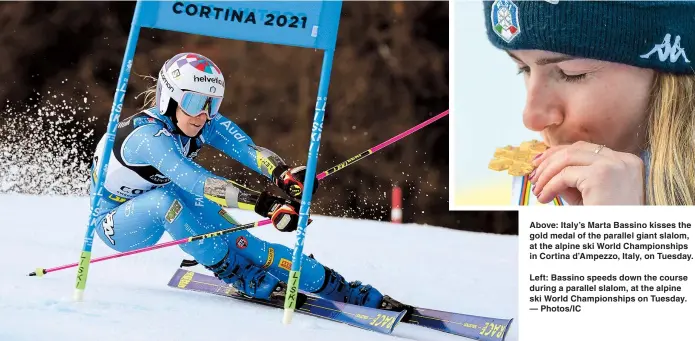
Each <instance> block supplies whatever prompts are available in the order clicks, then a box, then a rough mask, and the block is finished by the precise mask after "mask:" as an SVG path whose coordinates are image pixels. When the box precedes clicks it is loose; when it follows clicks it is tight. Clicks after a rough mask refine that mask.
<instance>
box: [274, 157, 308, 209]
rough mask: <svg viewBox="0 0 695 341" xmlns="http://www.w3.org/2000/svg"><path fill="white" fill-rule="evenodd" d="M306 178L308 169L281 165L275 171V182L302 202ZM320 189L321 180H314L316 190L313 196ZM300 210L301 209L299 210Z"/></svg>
mask: <svg viewBox="0 0 695 341" xmlns="http://www.w3.org/2000/svg"><path fill="white" fill-rule="evenodd" d="M305 176H306V167H305V166H300V167H293V168H290V167H289V166H287V165H280V166H277V167H276V168H275V170H273V181H274V182H275V185H277V186H278V187H279V188H280V189H281V190H283V191H284V192H285V193H287V195H289V196H290V197H291V198H293V199H295V200H301V199H302V194H303V193H304V177H305ZM318 188H319V179H318V178H316V179H315V180H314V189H313V190H312V193H311V194H316V190H317V189H318ZM297 210H299V209H297Z"/></svg>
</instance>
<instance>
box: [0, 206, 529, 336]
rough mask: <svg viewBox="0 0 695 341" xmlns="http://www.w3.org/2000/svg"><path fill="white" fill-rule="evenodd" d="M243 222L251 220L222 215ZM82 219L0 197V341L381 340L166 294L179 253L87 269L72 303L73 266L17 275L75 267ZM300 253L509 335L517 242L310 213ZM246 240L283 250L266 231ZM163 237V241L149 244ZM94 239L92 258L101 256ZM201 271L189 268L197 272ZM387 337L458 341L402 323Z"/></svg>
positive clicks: (65, 209) (273, 312) (78, 213)
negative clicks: (503, 322)
mask: <svg viewBox="0 0 695 341" xmlns="http://www.w3.org/2000/svg"><path fill="white" fill-rule="evenodd" d="M230 212H231V213H232V214H233V215H234V216H235V217H236V218H238V219H240V220H241V221H242V222H251V221H255V220H258V218H257V216H256V215H255V214H252V213H248V212H240V211H236V210H231V211H230ZM88 215H89V200H88V199H87V198H86V197H61V196H29V195H17V194H11V195H10V194H0V232H2V233H1V234H0V238H1V240H2V241H1V242H0V262H1V264H2V276H1V278H2V279H3V280H2V281H0V340H1V341H36V340H57V341H60V340H71V341H73V340H90V341H93V340H99V341H111V340H113V341H122V340H127V341H136V340H148V341H149V340H186V341H191V340H206V341H207V340H228V341H244V340H249V341H250V340H254V341H255V340H282V341H290V340H298V341H310V340H389V339H391V338H392V337H393V336H387V335H381V334H377V333H374V332H369V331H365V330H362V329H358V328H355V327H351V326H347V325H342V324H339V323H335V322H331V321H327V320H322V319H318V318H315V317H310V316H305V315H300V314H296V315H295V317H294V320H293V322H292V324H290V325H283V324H282V310H279V309H273V308H268V307H262V306H257V305H254V304H248V303H245V302H240V301H235V300H231V299H228V298H224V297H218V296H213V295H206V294H202V293H195V292H186V291H182V290H178V289H173V288H169V287H167V285H166V284H167V282H168V281H169V279H170V278H171V276H172V274H173V273H174V271H175V270H176V268H177V267H178V264H179V262H180V261H181V259H182V258H183V257H185V256H186V255H185V254H184V253H183V251H181V249H179V248H178V246H174V247H169V248H165V249H160V250H155V251H151V252H146V253H142V254H138V255H134V256H128V257H123V258H117V259H113V260H108V261H104V262H100V263H94V264H92V265H91V267H90V272H89V281H88V283H87V290H86V291H85V300H84V301H83V302H79V303H78V302H73V301H72V298H71V297H72V292H73V288H74V282H75V268H71V269H67V270H62V271H58V272H54V273H49V274H47V275H46V276H45V277H43V278H38V277H28V276H26V275H27V274H28V273H29V272H31V271H34V270H35V269H36V268H37V267H43V268H51V267H55V266H58V265H63V264H68V263H74V262H77V260H78V257H79V253H80V250H81V247H82V241H83V236H84V232H85V228H86V223H87V218H88ZM313 219H315V221H314V223H312V224H311V225H310V226H309V229H308V232H307V239H306V241H305V248H304V250H305V253H313V254H314V255H315V257H316V258H317V259H318V260H320V261H321V262H323V263H324V264H326V265H328V266H331V267H334V268H336V269H338V270H339V271H340V272H341V273H342V274H343V275H344V276H345V277H346V278H347V279H348V280H355V279H359V280H362V281H363V282H366V283H370V284H372V285H374V286H375V287H377V288H379V289H380V290H381V291H382V292H384V293H386V294H389V295H391V296H393V297H395V298H397V299H400V300H402V301H405V302H408V303H410V304H414V305H419V306H423V307H427V308H433V309H439V310H447V311H456V312H460V313H466V314H475V315H482V316H491V317H500V318H514V319H515V320H514V322H513V323H512V327H511V329H510V330H509V333H508V336H507V340H510V341H516V340H517V339H518V332H517V326H518V323H519V322H518V319H517V316H518V313H517V237H516V236H500V235H492V234H482V233H472V232H464V231H455V230H450V229H444V228H439V227H432V226H422V225H396V224H389V223H383V222H374V221H364V220H350V219H343V218H332V217H321V216H318V217H313ZM253 233H254V234H255V235H257V236H259V237H261V238H264V239H266V240H269V241H273V242H279V243H283V244H285V245H288V246H292V245H293V244H294V237H295V235H294V234H292V233H288V234H283V233H280V232H277V231H275V230H274V229H273V228H272V227H270V226H265V227H259V228H258V229H257V230H253ZM168 240H171V239H170V238H169V237H168V236H165V237H164V238H163V239H162V240H161V241H160V242H164V241H168ZM112 253H113V251H111V250H110V249H108V248H107V247H106V246H105V245H104V244H102V243H101V241H100V240H98V239H96V240H95V243H94V248H93V253H92V257H93V258H95V257H100V256H104V255H107V254H112ZM198 270H200V269H198ZM393 335H394V336H397V337H400V338H405V339H412V340H468V339H465V338H462V337H458V336H454V335H450V334H445V333H441V332H437V331H434V330H429V329H425V328H422V327H417V326H412V325H406V324H402V325H399V326H397V327H396V329H395V331H394V334H393Z"/></svg>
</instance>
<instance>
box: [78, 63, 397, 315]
mask: <svg viewBox="0 0 695 341" xmlns="http://www.w3.org/2000/svg"><path fill="white" fill-rule="evenodd" d="M224 90H225V80H224V77H223V75H222V72H221V71H220V69H219V68H218V67H217V66H216V65H215V63H213V62H212V61H211V60H210V59H208V58H206V57H204V56H202V55H200V54H195V53H181V54H178V55H176V56H174V57H173V58H171V59H169V60H168V61H166V62H165V63H164V65H163V66H162V68H161V70H160V71H159V76H158V79H157V85H156V94H155V96H154V99H155V102H154V103H151V100H152V96H151V95H152V93H151V92H150V93H148V95H150V96H147V97H145V101H146V103H145V107H148V106H149V108H147V109H144V110H143V111H141V112H139V113H136V114H135V115H133V116H130V117H128V118H126V119H124V120H122V121H120V122H119V123H118V130H117V133H116V136H115V140H114V143H113V151H112V153H111V157H110V162H109V163H108V166H107V167H108V168H107V170H106V173H105V174H106V178H105V179H104V183H103V187H104V192H103V198H104V200H101V201H100V202H99V204H98V205H99V207H98V209H99V210H100V211H99V212H100V220H99V224H98V225H97V226H98V227H97V229H96V231H97V233H98V235H99V237H100V238H101V240H102V241H103V242H104V243H106V245H108V246H109V247H111V248H112V249H114V250H116V251H119V252H124V251H129V250H133V249H137V248H142V247H146V246H149V245H153V244H155V243H156V242H157V241H158V240H159V239H160V238H161V237H162V235H163V234H164V232H167V233H169V234H170V235H171V236H172V237H173V238H174V239H181V238H186V237H190V236H193V235H198V234H204V233H208V232H213V231H217V230H222V229H225V228H229V227H230V221H228V220H227V219H225V217H228V216H227V215H226V213H225V211H224V210H223V209H222V207H234V208H239V209H242V210H249V211H254V212H256V213H258V214H259V215H260V216H262V217H266V218H271V219H272V222H273V225H274V226H275V228H277V229H278V230H279V231H282V232H290V231H295V230H296V228H297V223H298V217H299V215H298V211H299V204H298V203H297V202H296V201H295V200H288V199H284V198H281V197H277V196H274V195H271V194H270V193H269V192H267V191H263V192H258V191H254V190H252V189H249V188H246V187H244V186H241V185H239V184H237V183H235V182H234V181H230V180H227V179H225V178H222V177H220V176H217V175H214V174H212V173H211V172H210V171H208V170H206V169H205V168H203V167H202V166H200V165H199V164H197V163H195V162H194V161H193V160H194V159H195V157H196V156H197V154H198V151H199V150H200V149H201V147H202V146H203V145H209V146H211V147H213V148H216V149H218V150H220V151H221V152H223V153H225V154H226V155H228V156H229V157H231V158H233V159H235V160H237V161H239V162H240V163H241V164H243V165H245V166H246V167H248V168H250V169H252V170H254V171H256V172H258V173H259V174H261V175H263V176H266V177H268V178H269V179H270V180H272V181H273V182H274V184H275V185H277V186H278V187H279V188H280V189H281V190H283V191H284V192H285V193H287V195H288V196H289V197H290V198H292V199H300V198H301V196H302V190H303V185H302V182H303V180H304V174H305V167H303V166H302V167H290V166H288V165H286V164H285V163H284V162H283V160H282V159H281V158H280V157H279V156H278V155H276V154H275V153H273V152H272V151H270V150H268V149H266V148H263V147H260V146H257V145H255V144H254V143H253V141H252V139H251V138H250V137H249V136H248V135H247V134H246V133H244V132H243V131H242V130H241V129H240V128H239V127H238V126H237V125H236V124H234V123H233V122H232V121H230V120H229V119H227V118H225V117H224V116H222V115H221V114H220V113H219V108H220V104H221V103H222V101H223V98H224ZM148 98H149V101H150V103H147V102H148ZM148 104H149V105H148ZM104 142H105V137H103V138H102V139H101V141H100V142H99V144H98V147H97V150H96V153H95V160H94V163H93V169H94V172H93V176H92V178H93V179H92V193H91V195H95V193H94V187H95V181H96V179H94V177H95V176H96V173H95V171H96V169H98V168H97V167H99V166H100V160H98V155H101V153H102V150H103V147H104ZM317 187H318V181H317V182H316V188H317ZM316 188H315V189H316ZM315 189H314V190H315ZM180 247H181V249H182V250H183V251H184V252H186V253H188V254H189V255H191V256H192V257H193V258H195V260H196V261H197V262H198V263H200V264H201V265H203V266H205V267H206V268H207V269H209V270H210V271H212V272H213V273H214V274H215V275H216V276H217V277H218V278H220V279H221V280H223V281H224V282H226V283H229V284H232V285H233V286H234V287H235V288H236V289H238V290H240V291H242V292H243V293H245V294H246V295H248V296H251V297H255V298H261V299H268V298H270V295H271V294H273V293H274V292H276V291H277V290H282V285H281V284H283V283H284V282H281V280H280V278H287V277H288V276H289V270H290V264H288V261H287V260H289V259H292V255H291V250H290V249H289V248H288V247H286V246H284V245H279V244H272V243H268V242H265V241H263V240H261V239H258V238H256V237H254V236H253V235H252V234H251V233H249V232H248V231H239V232H236V233H231V234H226V235H223V236H220V237H215V238H209V239H203V240H201V241H199V242H191V243H186V244H181V245H180ZM283 259H284V261H283ZM301 278H302V281H301V284H300V289H301V290H304V291H307V292H312V293H315V294H316V295H318V296H321V297H324V298H328V299H331V300H337V301H341V302H349V303H352V304H357V305H364V306H369V307H381V306H382V301H385V300H384V296H383V295H382V294H381V293H380V292H379V291H378V290H376V289H374V288H372V287H371V286H369V285H363V284H361V283H360V282H351V283H348V282H347V281H346V280H345V279H344V278H343V276H341V275H340V274H339V273H337V272H336V271H334V270H332V269H330V268H328V267H325V266H323V265H322V264H320V263H319V262H318V261H316V260H315V259H314V258H313V257H307V256H303V260H302V270H301ZM386 298H387V300H388V296H386Z"/></svg>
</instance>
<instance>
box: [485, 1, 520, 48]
mask: <svg viewBox="0 0 695 341" xmlns="http://www.w3.org/2000/svg"><path fill="white" fill-rule="evenodd" d="M490 19H491V20H492V29H493V30H494V31H495V33H496V34H497V35H498V36H499V37H500V38H502V39H504V41H506V42H507V43H509V42H511V41H512V40H513V39H514V38H516V36H518V35H519V33H521V26H520V25H519V7H518V6H517V5H516V4H515V3H514V2H512V1H511V0H495V2H494V3H493V4H492V11H490Z"/></svg>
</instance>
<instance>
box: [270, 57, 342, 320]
mask: <svg viewBox="0 0 695 341" xmlns="http://www.w3.org/2000/svg"><path fill="white" fill-rule="evenodd" d="M332 65H333V50H325V51H324V53H323V65H322V66H321V80H320V81H319V90H318V97H317V99H316V108H315V109H314V123H313V125H312V128H311V140H310V143H309V157H308V160H307V165H306V175H305V177H304V193H302V204H301V206H300V208H299V224H298V226H297V240H296V242H295V245H294V252H293V253H292V268H291V270H290V275H289V278H288V281H287V295H285V311H284V314H283V318H282V322H283V323H284V324H289V323H290V322H292V314H293V313H294V309H295V307H296V304H297V293H299V270H300V269H301V267H302V252H303V250H304V238H305V235H306V227H307V222H308V220H309V207H310V206H311V195H312V192H313V190H314V180H315V179H316V163H317V159H318V153H319V145H320V144H321V131H322V129H323V116H324V114H325V112H326V102H327V100H328V84H329V83H330V81H331V68H332Z"/></svg>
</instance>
